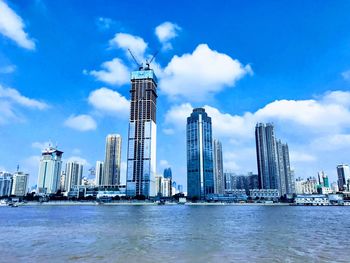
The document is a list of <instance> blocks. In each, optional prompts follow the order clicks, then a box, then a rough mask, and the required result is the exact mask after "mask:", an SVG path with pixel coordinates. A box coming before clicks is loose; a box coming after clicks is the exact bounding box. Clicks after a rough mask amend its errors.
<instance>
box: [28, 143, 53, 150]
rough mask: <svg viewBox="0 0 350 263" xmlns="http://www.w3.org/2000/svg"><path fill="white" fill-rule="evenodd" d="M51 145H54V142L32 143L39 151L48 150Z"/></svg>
mask: <svg viewBox="0 0 350 263" xmlns="http://www.w3.org/2000/svg"><path fill="white" fill-rule="evenodd" d="M50 145H52V142H50V141H47V142H33V143H32V147H33V148H36V149H39V150H41V151H42V150H44V149H46V148H48V147H49V146H50Z"/></svg>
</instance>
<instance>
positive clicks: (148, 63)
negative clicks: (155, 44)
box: [146, 50, 159, 69]
mask: <svg viewBox="0 0 350 263" xmlns="http://www.w3.org/2000/svg"><path fill="white" fill-rule="evenodd" d="M158 52H159V50H157V51H156V52H154V54H153V56H152V58H151V60H150V61H148V60H146V69H150V68H149V66H150V65H151V63H152V61H153V60H154V59H155V57H156V56H157V55H158Z"/></svg>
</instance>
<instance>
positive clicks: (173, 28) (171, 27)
mask: <svg viewBox="0 0 350 263" xmlns="http://www.w3.org/2000/svg"><path fill="white" fill-rule="evenodd" d="M180 30H181V27H179V26H178V25H177V24H174V23H171V22H164V23H162V24H160V25H159V26H157V27H156V29H155V34H156V36H157V37H158V40H159V42H161V43H162V44H163V50H169V49H172V45H171V43H169V41H170V40H171V39H173V38H175V37H177V35H178V32H179V31H180Z"/></svg>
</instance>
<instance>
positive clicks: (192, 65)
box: [159, 44, 252, 101]
mask: <svg viewBox="0 0 350 263" xmlns="http://www.w3.org/2000/svg"><path fill="white" fill-rule="evenodd" d="M246 74H252V69H251V67H250V65H246V66H244V65H242V64H241V63H240V62H239V61H238V60H235V59H232V58H231V57H229V56H228V55H226V54H222V53H219V52H217V51H215V50H211V49H210V48H209V47H208V45H206V44H201V45H198V46H197V47H196V49H195V50H194V51H193V53H192V54H184V55H182V56H181V57H178V56H174V57H173V58H172V59H171V61H170V62H169V64H168V65H167V66H166V68H165V69H164V75H163V78H162V79H161V81H160V84H159V86H160V89H161V90H162V91H163V92H164V93H165V94H167V95H168V96H169V97H172V98H179V97H180V98H181V97H182V98H186V99H189V100H193V101H201V100H203V99H205V98H207V96H208V95H212V94H214V93H217V92H219V91H221V90H223V89H224V88H225V87H232V86H234V85H235V83H236V82H237V81H238V80H239V79H241V78H242V77H244V76H245V75H246Z"/></svg>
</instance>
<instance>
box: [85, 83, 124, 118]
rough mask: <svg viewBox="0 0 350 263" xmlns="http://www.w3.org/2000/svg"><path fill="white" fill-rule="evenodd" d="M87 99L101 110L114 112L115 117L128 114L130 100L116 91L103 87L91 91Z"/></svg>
mask: <svg viewBox="0 0 350 263" xmlns="http://www.w3.org/2000/svg"><path fill="white" fill-rule="evenodd" d="M88 100H89V103H90V104H91V105H92V106H93V107H94V108H95V109H97V110H99V111H101V112H105V113H109V114H114V115H115V116H117V117H119V116H121V117H125V116H128V114H129V108H130V102H129V101H128V100H127V99H126V98H125V97H123V96H122V95H121V94H119V93H118V92H117V91H113V90H111V89H108V88H104V87H103V88H100V89H97V90H94V91H92V92H91V93H90V95H89V98H88Z"/></svg>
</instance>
